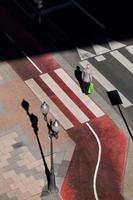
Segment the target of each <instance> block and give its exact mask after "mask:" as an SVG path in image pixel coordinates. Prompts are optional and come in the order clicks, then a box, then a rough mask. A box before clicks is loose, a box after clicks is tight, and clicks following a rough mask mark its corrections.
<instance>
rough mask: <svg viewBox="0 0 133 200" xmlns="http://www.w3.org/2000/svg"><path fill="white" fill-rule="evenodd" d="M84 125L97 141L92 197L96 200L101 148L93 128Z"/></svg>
mask: <svg viewBox="0 0 133 200" xmlns="http://www.w3.org/2000/svg"><path fill="white" fill-rule="evenodd" d="M86 125H87V126H88V127H89V129H90V130H91V132H92V133H93V135H94V136H95V138H96V140H97V144H98V159H97V164H96V169H95V173H94V178H93V190H94V195H95V199H96V200H98V199H99V198H98V194H97V188H96V180H97V173H98V168H99V164H100V161H101V153H102V148H101V142H100V140H99V138H98V136H97V134H96V133H95V131H94V130H93V128H92V127H91V126H90V125H89V124H88V123H86Z"/></svg>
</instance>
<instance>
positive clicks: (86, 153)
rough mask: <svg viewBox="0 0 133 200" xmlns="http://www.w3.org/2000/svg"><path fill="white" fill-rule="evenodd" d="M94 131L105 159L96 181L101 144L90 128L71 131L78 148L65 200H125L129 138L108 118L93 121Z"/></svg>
mask: <svg viewBox="0 0 133 200" xmlns="http://www.w3.org/2000/svg"><path fill="white" fill-rule="evenodd" d="M89 124H90V125H91V127H92V128H93V130H94V131H95V133H96V134H97V136H98V138H99V140H100V143H101V159H100V164H99V168H98V172H97V178H96V192H97V197H98V198H97V199H96V196H95V195H94V187H93V186H94V185H93V184H94V180H93V179H94V172H95V169H96V164H97V159H98V151H99V149H98V143H97V141H96V138H95V137H94V135H93V134H92V132H91V131H90V129H89V128H88V127H87V125H86V124H83V125H81V126H80V127H78V128H74V129H71V130H70V131H68V132H69V135H70V137H71V138H72V139H73V140H74V141H75V143H76V148H75V152H74V154H73V157H72V160H71V164H70V166H69V169H68V172H67V175H66V177H65V181H64V184H63V186H62V189H61V195H62V197H63V200H80V199H82V200H95V199H96V200H123V199H124V198H123V196H122V182H123V175H124V166H125V161H126V149H127V144H128V141H127V138H126V136H125V135H124V134H123V132H122V131H121V130H120V129H119V128H118V127H117V126H116V125H115V123H114V122H113V121H112V120H111V119H110V118H109V117H108V116H107V115H105V116H103V117H100V118H95V119H93V120H92V121H91V122H90V123H89Z"/></svg>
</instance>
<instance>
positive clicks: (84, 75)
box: [82, 68, 92, 83]
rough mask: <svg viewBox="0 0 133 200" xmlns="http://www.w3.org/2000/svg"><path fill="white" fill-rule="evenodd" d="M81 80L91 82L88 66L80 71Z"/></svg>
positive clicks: (90, 72)
mask: <svg viewBox="0 0 133 200" xmlns="http://www.w3.org/2000/svg"><path fill="white" fill-rule="evenodd" d="M82 80H83V81H84V82H86V83H90V82H92V71H91V70H90V68H86V69H84V70H83V72H82Z"/></svg>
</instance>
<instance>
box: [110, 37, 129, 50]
mask: <svg viewBox="0 0 133 200" xmlns="http://www.w3.org/2000/svg"><path fill="white" fill-rule="evenodd" d="M106 40H107V42H108V45H109V46H110V49H111V50H116V49H120V48H122V47H125V46H126V45H125V44H123V43H121V42H117V41H114V40H112V39H111V38H106Z"/></svg>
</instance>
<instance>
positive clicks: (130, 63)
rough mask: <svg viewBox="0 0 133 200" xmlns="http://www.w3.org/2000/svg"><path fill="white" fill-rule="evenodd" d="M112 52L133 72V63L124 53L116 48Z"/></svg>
mask: <svg viewBox="0 0 133 200" xmlns="http://www.w3.org/2000/svg"><path fill="white" fill-rule="evenodd" d="M110 54H111V55H112V56H113V57H114V58H116V60H118V61H119V62H120V63H121V64H122V65H123V66H124V67H125V68H126V69H127V70H128V71H129V72H131V73H133V63H132V62H130V60H128V59H127V58H126V57H125V56H124V55H122V54H121V53H120V52H119V51H117V50H115V51H112V52H110Z"/></svg>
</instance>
